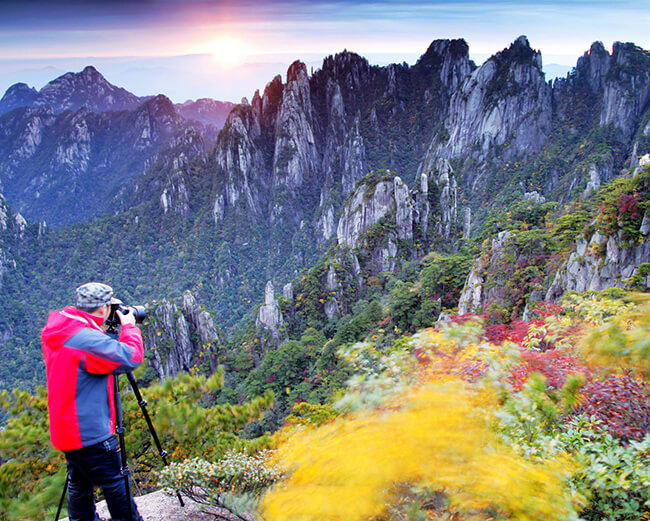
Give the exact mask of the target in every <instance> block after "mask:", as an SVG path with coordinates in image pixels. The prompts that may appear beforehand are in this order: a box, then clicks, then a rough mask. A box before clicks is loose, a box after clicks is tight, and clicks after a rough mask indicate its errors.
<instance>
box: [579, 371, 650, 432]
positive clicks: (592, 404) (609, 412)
mask: <svg viewBox="0 0 650 521" xmlns="http://www.w3.org/2000/svg"><path fill="white" fill-rule="evenodd" d="M575 414H586V415H588V416H595V417H597V418H598V419H599V420H601V421H602V422H603V423H604V424H605V426H606V427H607V430H608V431H609V433H610V434H611V435H612V436H616V437H618V438H621V439H623V440H631V439H634V440H640V439H641V438H643V436H644V435H645V434H646V433H648V432H650V388H649V386H648V384H647V383H646V382H643V381H641V380H639V379H638V378H634V377H633V376H631V375H610V376H608V377H607V378H605V379H604V380H593V381H591V382H589V383H588V384H587V385H585V386H584V387H583V389H582V391H581V393H580V405H579V406H578V407H577V409H576V411H575Z"/></svg>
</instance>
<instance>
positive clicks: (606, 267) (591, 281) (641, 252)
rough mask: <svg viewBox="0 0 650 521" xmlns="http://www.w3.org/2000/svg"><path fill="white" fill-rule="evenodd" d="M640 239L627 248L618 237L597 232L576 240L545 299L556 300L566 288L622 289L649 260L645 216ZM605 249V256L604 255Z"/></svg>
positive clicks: (649, 252) (649, 253) (649, 245)
mask: <svg viewBox="0 0 650 521" xmlns="http://www.w3.org/2000/svg"><path fill="white" fill-rule="evenodd" d="M644 223H646V226H644V224H643V223H642V224H641V233H642V235H643V241H642V242H640V243H636V244H634V245H628V246H627V247H625V246H623V245H622V242H623V241H622V240H621V238H620V236H610V237H605V236H603V235H601V234H600V233H598V232H596V233H594V234H593V235H592V237H591V238H590V239H589V240H588V241H587V240H585V239H581V240H579V241H578V244H577V248H576V251H575V252H573V253H572V254H571V255H570V256H569V259H568V261H567V263H566V265H565V266H564V267H563V268H562V269H561V270H560V271H558V272H557V273H556V275H555V279H554V280H553V283H552V284H551V286H550V287H549V289H548V291H547V292H546V299H547V300H552V301H557V300H558V299H559V298H560V297H561V296H562V295H563V294H564V292H566V291H578V292H581V293H582V292H585V291H592V290H593V291H600V290H601V289H605V288H623V287H625V282H626V279H628V278H629V277H632V276H633V275H635V274H636V272H637V270H638V269H639V266H640V265H641V264H644V263H647V262H650V241H649V240H648V233H649V232H650V227H649V226H647V221H646V219H645V217H644ZM603 250H604V256H603Z"/></svg>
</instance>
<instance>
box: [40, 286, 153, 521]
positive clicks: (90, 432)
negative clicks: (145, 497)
mask: <svg viewBox="0 0 650 521" xmlns="http://www.w3.org/2000/svg"><path fill="white" fill-rule="evenodd" d="M111 302H113V290H112V288H111V287H110V286H107V285H106V284H101V283H99V282H89V283H87V284H84V285H82V286H79V287H78V288H77V290H76V292H75V305H74V307H73V306H68V307H66V308H64V309H63V310H61V311H52V312H51V313H50V315H49V317H48V319H47V324H46V325H45V327H44V328H43V330H42V331H41V340H42V344H43V357H44V359H45V367H46V369H47V403H48V411H49V418H50V439H51V441H52V445H53V446H54V448H55V449H58V450H61V451H63V452H64V453H65V458H66V463H67V468H68V476H69V478H70V482H69V491H68V513H69V516H70V521H98V519H99V518H98V517H97V514H96V511H95V502H94V496H93V489H94V487H95V486H99V487H100V488H101V489H102V491H103V492H104V497H105V498H106V503H107V506H108V509H109V511H110V513H111V517H112V519H113V521H141V520H142V518H141V517H140V514H139V513H138V510H137V508H136V506H135V503H134V502H132V503H131V512H132V517H131V518H129V514H128V512H129V505H128V502H127V497H128V496H127V490H126V486H125V482H124V476H123V474H122V472H121V467H122V463H121V458H120V454H119V451H120V449H119V445H118V443H117V438H116V436H115V403H114V401H115V399H114V398H115V397H114V389H113V387H114V385H113V376H112V375H113V373H125V372H128V371H131V370H133V369H135V368H136V367H138V366H139V365H140V364H141V363H142V360H143V354H144V348H143V344H142V335H141V333H140V330H139V329H138V327H137V326H136V325H135V318H134V316H133V313H132V312H128V311H127V312H126V313H122V312H120V311H119V310H118V311H117V313H118V317H119V319H120V322H121V324H122V327H121V332H120V336H119V339H115V338H112V337H111V336H109V335H107V334H105V333H104V331H103V330H102V328H101V325H102V324H103V323H104V321H105V320H106V319H107V318H108V316H109V314H110V311H111Z"/></svg>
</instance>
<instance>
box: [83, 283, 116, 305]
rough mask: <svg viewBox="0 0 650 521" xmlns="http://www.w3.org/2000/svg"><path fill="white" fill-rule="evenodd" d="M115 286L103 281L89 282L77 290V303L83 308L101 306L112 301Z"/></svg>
mask: <svg viewBox="0 0 650 521" xmlns="http://www.w3.org/2000/svg"><path fill="white" fill-rule="evenodd" d="M112 297H113V288H111V287H110V286H107V285H106V284H102V283H101V282H87V283H86V284H82V285H81V286H79V287H78V288H77V289H76V290H75V305H76V306H77V307H82V308H92V307H99V306H103V305H105V304H110V303H111V298H112Z"/></svg>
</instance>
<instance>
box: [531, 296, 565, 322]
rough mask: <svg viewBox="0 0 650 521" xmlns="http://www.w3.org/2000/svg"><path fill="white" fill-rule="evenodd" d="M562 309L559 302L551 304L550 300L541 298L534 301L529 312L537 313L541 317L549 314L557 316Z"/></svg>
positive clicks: (549, 315)
mask: <svg viewBox="0 0 650 521" xmlns="http://www.w3.org/2000/svg"><path fill="white" fill-rule="evenodd" d="M563 311H564V308H563V307H562V306H560V305H559V304H553V303H552V302H548V301H547V300H542V301H540V302H536V303H535V305H534V306H533V308H532V309H531V311H530V313H531V314H532V315H537V316H539V317H541V318H546V317H551V316H557V315H559V314H560V313H562V312H563Z"/></svg>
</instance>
